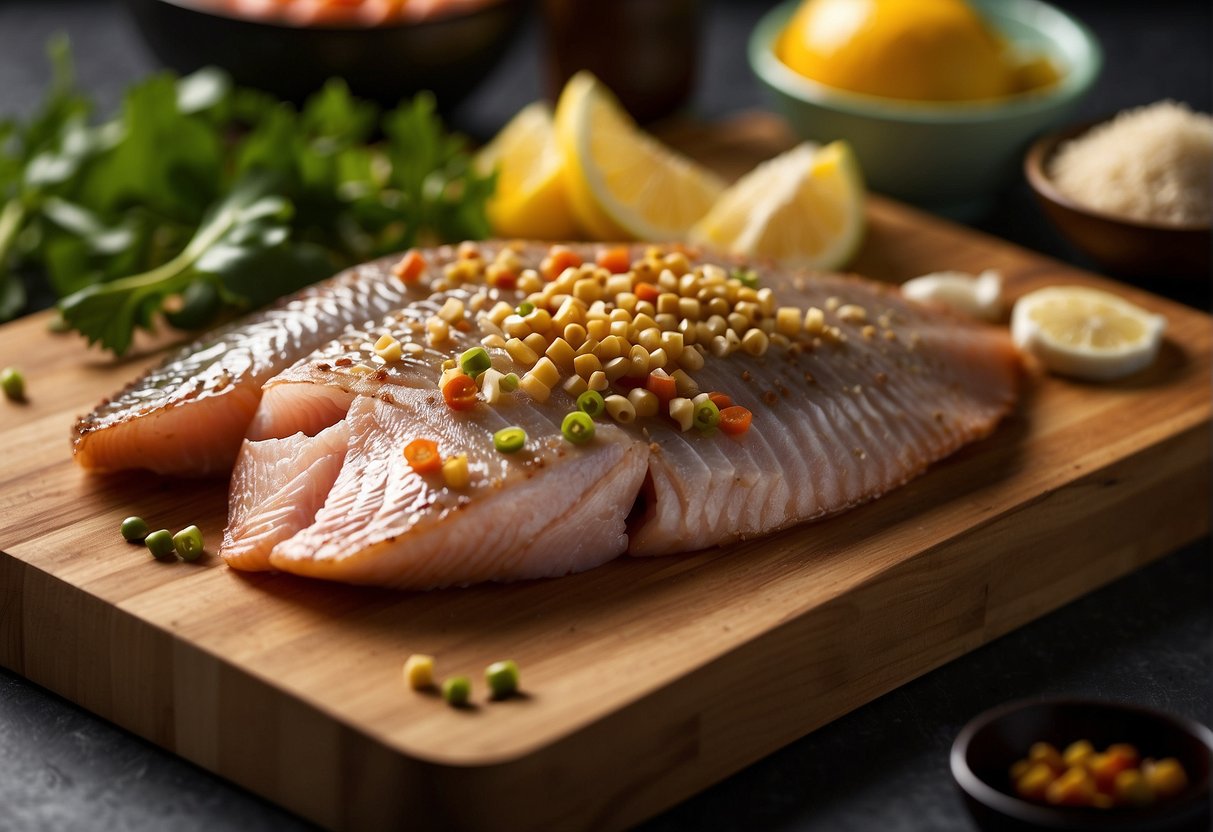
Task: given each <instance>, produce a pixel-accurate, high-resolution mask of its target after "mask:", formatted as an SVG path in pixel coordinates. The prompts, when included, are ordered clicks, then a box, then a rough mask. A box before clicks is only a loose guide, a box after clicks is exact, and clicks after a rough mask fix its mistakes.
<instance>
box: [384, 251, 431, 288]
mask: <svg viewBox="0 0 1213 832" xmlns="http://www.w3.org/2000/svg"><path fill="white" fill-rule="evenodd" d="M425 267H426V262H425V257H424V256H423V255H422V254H421V252H419V251H417V249H415V248H411V249H409V250H408V251H406V252H405V253H404V256H403V257H401V258H400V262H399V263H397V264H396V265H395V266H393V267H392V273H393V274H395V275H396V277H398V278H400V279H401V280H403V281H404V282H405V283H416V282H417V281H418V280H420V279H421V275H422V274H424V273H425Z"/></svg>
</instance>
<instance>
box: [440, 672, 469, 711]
mask: <svg viewBox="0 0 1213 832" xmlns="http://www.w3.org/2000/svg"><path fill="white" fill-rule="evenodd" d="M471 697H472V680H471V679H469V678H468V677H466V676H452V677H451V678H449V679H446V680H445V681H443V683H442V698H443V699H445V700H446V701H447V703H448V704H451V705H454V706H455V707H456V708H458V707H460V706H462V705H466V704H467V703H468V700H469V699H470V698H471Z"/></svg>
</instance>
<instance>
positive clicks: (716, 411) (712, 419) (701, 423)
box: [691, 399, 720, 430]
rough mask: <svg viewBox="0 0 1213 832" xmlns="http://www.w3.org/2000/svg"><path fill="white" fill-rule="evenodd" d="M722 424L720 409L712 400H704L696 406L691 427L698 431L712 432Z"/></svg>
mask: <svg viewBox="0 0 1213 832" xmlns="http://www.w3.org/2000/svg"><path fill="white" fill-rule="evenodd" d="M719 423H720V408H718V407H717V406H716V405H715V403H714V402H712V401H711V400H710V399H704V400H703V401H701V402H700V403H699V404H697V405H695V415H694V417H692V420H691V425H692V426H693V427H694V428H695V429H696V430H711V429H712V428H714V427H716V425H717V424H719Z"/></svg>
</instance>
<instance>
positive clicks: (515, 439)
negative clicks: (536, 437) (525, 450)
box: [493, 426, 526, 454]
mask: <svg viewBox="0 0 1213 832" xmlns="http://www.w3.org/2000/svg"><path fill="white" fill-rule="evenodd" d="M525 444H526V431H525V430H523V429H522V428H520V427H516V426H511V427H508V428H502V429H501V430H499V431H497V432H496V433H494V434H493V447H494V448H496V449H497V450H499V451H501V452H502V453H503V454H512V453H517V452H518V451H521V450H522V446H523V445H525Z"/></svg>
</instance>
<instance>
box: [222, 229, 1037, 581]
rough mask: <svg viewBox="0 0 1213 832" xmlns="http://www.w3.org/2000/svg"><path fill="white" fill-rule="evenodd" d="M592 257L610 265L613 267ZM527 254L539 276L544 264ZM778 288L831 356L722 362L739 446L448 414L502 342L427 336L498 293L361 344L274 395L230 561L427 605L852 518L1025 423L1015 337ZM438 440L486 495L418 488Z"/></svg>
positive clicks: (374, 332)
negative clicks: (384, 348)
mask: <svg viewBox="0 0 1213 832" xmlns="http://www.w3.org/2000/svg"><path fill="white" fill-rule="evenodd" d="M574 248H575V249H576V250H578V251H579V252H580V254H581V255H582V256H584V257H585V258H586V259H587V260H590V259H592V255H593V252H594V249H593V248H591V247H588V246H586V247H574ZM522 254H523V260H524V261H526V262H527V263H528V264H530V265H534V263H535V262H537V260H538V257H540V256H541V254H542V252H539V251H536V250H535V249H534V248H533V247H532V248H528V249H526V250H525V251H523V252H522ZM760 275H761V284H762V285H763V286H766V287H771V288H773V289H774V294H775V298H776V299H777V301H778V304H779V305H780V306H785V305H786V306H795V307H799V308H801V309H808V308H810V307H814V308H817V309H820V310H824V317H825V325H826V327H827V333H826V334H827V335H831V337H824V338H823V337H820V336H815V335H813V334H811V333H809V332H804V331H800V332H798V333H797V334H796V335H794V336H792V337H790V338H786V339H777V338H774V336H772V339H771V343H770V347H769V349H767V350H766V351H765V353H764V354H761V355H754V354H750V353H748V352H746V351H744V350H736V351H733V352H732V353H731V354H729V355H726V356H722V357H718V356H716V355H715V354H713V353H712V352H711V351H708V354H707V355H706V357H705V360H704V363H703V366H702V368H700V369H697V370H696V371H695V372H693V373H691V375H692V376H693V378H694V381H695V382H697V384H698V387H699V389H700V390H702V391H719V392H723V393H726V394H728V395H729V396H731V397H732V399H733V401H734V402H735V403H736V404H737V405H741V406H743V407H745V408H748V409H749V410H750V411H751V412H752V413H753V423H752V427H751V428H750V430H749V431H748V432H745V433H744V434H741V435H736V436H734V435H726V434H725V433H723V432H721V431H719V430H713V431H707V432H700V431H697V430H694V429H691V430H682V429H681V428H680V427H679V425H677V424H676V423H675V422H674V421H673V420H672V419H671V418H669V417H667V416H664V415H658V416H656V417H647V418H641V419H637V420H636V421H635V422H634V423H632V424H615V423H613V422H612V421H611V419H610V418H608V417H607V416H605V415H604V416H601V417H599V419H598V421H597V422H596V425H597V430H596V435H595V436H594V438H593V439H592V440H591V441H590V442H589V443H587V444H585V445H581V446H577V445H573V444H572V443H570V442H568V441H566V440H565V439H563V438H562V435H561V430H560V424H561V420H562V418H563V417H564V416H565V414H567V413H569V412H570V411H571V410H573V409H575V407H576V405H575V402H574V397H573V396H571V395H569V394H566V393H565V391H564V390H563V389H561V388H560V386H556V387H555V388H554V389H552V391H551V396H550V398H548V399H547V400H546V401H543V402H539V401H536V400H534V399H532V398H531V397H530V396H528V395H527V394H526V393H525V392H522V391H519V392H516V393H512V394H508V395H505V396H503V397H502V398H501V400H500V401H499V402H498V403H496V404H493V405H490V404H488V403H486V402H484V401H480V402H478V403H477V404H476V405H475V406H474V407H473V408H472V409H471V410H468V411H455V410H452V409H450V408H449V407H448V406H447V405H446V404H445V403H444V400H443V396H442V393H441V392H440V390H439V387H438V383H439V378H440V374H441V373H442V371H443V368H442V363H443V361H444V360H449V359H451V358H455V357H458V356H459V355H460V353H461V352H462V351H463V350H465V349H468V348H469V347H473V346H476V345H479V344H480V343H481V338H482V337H484V336H485V335H490V336H491V335H492V334H493V333H494V332H496V331H498V330H497V328H496V327H495V326H494V325H493V324H492V323H491V321H485V320H484V319H483V318H482V317H478V316H477V315H475V314H472V313H469V314H468V317H467V323H468V326H467V327H466V331H460V330H458V329H452V332H451V337H450V339H449V340H447V341H445V342H443V343H439V344H431V343H430V342H429V340H427V337H426V327H425V325H426V321H427V320H428V319H429V318H430V316H432V315H433V314H434V313H435V312H436V311H437V310H438V309H439V308H440V307H441V305H442V304H443V303H444V302H445V301H446V299H447V298H450V297H456V298H458V299H460V300H461V301H463V302H464V303H465V304H466V305H467V306H468V308H469V309H473V308H475V307H477V306H479V307H481V308H482V309H484V308H488V307H490V306H492V304H493V302H494V301H495V300H496V295H494V296H493V297H492V298H485V299H482V301H481V302H477V301H475V300H474V299H475V296H476V294H477V293H480V292H483V291H485V290H484V289H483V287H482V286H478V285H474V284H473V285H468V286H466V287H461V288H457V289H453V290H450V291H447V292H441V293H438V294H435V295H433V296H431V297H429V298H427V299H426V300H424V301H420V302H418V303H414V304H412V305H410V306H408V307H405V308H402V309H401V310H399V311H397V312H395V313H393V314H391V315H388V316H387V317H386V318H384V319H383V320H381V321H380V322H378V323H377V324H376V325H374V326H368V327H365V328H361V329H359V328H350V329H348V330H347V331H346V332H345V333H344V334H343V335H342V336H341V337H340V338H338V339H336V340H334V341H333V342H331V343H329V344H327V345H325V346H324V347H323V348H321V349H319V350H317V351H316V352H315V353H313V354H312V355H310V356H308V357H307V358H306V359H304V360H302V361H300V362H299V363H297V364H296V365H294V366H293V367H291V368H289V369H287V370H285V371H284V372H282V373H280V374H279V375H278V376H276V377H274V378H272V379H270V380H269V381H268V382H267V383H266V385H265V387H264V390H263V395H262V396H261V399H260V403H259V405H258V409H257V412H256V414H255V416H254V418H253V420H252V423H251V426H250V431H249V435H248V438H247V439H246V441H245V442H244V445H243V447H242V449H241V452H240V459H239V462H238V463H237V469H236V470H237V474H236V476H235V477H234V479H233V484H232V489H231V493H230V503H231V509H230V511H231V516H232V517H233V518H237V519H238V522H236V521H234V522H233V523H232V524H231V526H230V527H229V529H228V531H227V534H226V536H225V541H224V545H223V547H222V549H221V554H222V555H223V556H224V557H225V558H226V559H227V560H228V562H229V563H231V564H232V565H233V566H235V567H237V568H240V569H249V570H279V571H282V572H290V573H295V574H299V575H307V576H311V577H317V578H325V579H331V580H337V581H343V582H349V583H357V584H375V585H383V586H393V587H402V588H410V589H426V588H433V587H442V586H453V585H466V584H470V583H475V582H480V581H511V580H518V579H524V578H536V577H548V576H558V575H564V574H568V573H571V572H577V571H581V570H584V569H589V568H592V567H594V566H596V565H598V564H601V563H603V562H604V561H606V560H609V559H611V558H614V557H616V556H618V555H621V554H624V553H625V552H626V553H628V554H632V555H663V554H669V553H673V552H684V551H691V550H695V549H700V548H704V547H708V546H713V545H720V544H724V543H728V542H730V541H733V540H737V539H742V538H749V537H754V536H758V535H763V534H768V533H770V532H773V531H775V530H778V529H781V528H785V527H787V526H790V525H793V524H796V523H800V522H804V521H808V520H813V519H817V518H821V517H825V516H827V515H830V514H834V513H837V512H840V511H843V510H846V509H848V508H850V507H853V506H855V505H857V504H860V503H863V502H865V501H868V500H871V499H874V498H876V497H878V496H880V495H881V494H884V493H886V492H888V491H889V490H890V489H892V488H895V487H896V486H898V485H900V484H902V483H904V482H906V481H907V480H909V479H911V478H912V477H914V476H917V475H918V474H920V473H922V472H923V471H924V470H925V469H926V468H927V466H929V465H930V464H931V463H932V462H935V461H937V460H939V459H941V458H943V457H945V456H947V455H948V454H950V453H952V452H954V451H955V450H956V449H958V448H959V447H961V446H962V445H964V444H965V443H968V442H972V441H974V440H977V439H980V438H982V437H984V436H986V435H988V434H989V433H990V432H991V431H992V430H994V428H995V426H996V425H997V423H998V422H999V420H1000V419H1001V418H1002V417H1003V416H1005V415H1006V414H1007V413H1008V412H1009V411H1010V409H1011V408H1012V407H1013V405H1014V401H1015V397H1016V387H1017V383H1018V378H1019V373H1020V361H1019V357H1018V354H1017V352H1016V351H1015V348H1014V346H1013V345H1012V343H1011V341H1010V338H1009V337H1008V334H1007V333H1006V331H1005V330H1004V329H999V328H994V327H991V326H988V325H985V324H981V323H977V322H974V321H970V320H967V319H962V318H961V317H959V316H956V315H953V314H950V313H947V312H946V311H943V310H940V309H935V308H928V307H926V306H922V305H919V304H916V303H913V302H911V301H908V300H906V299H904V298H902V297H901V295H900V294H899V292H898V291H897V290H896V289H895V288H893V287H890V286H886V285H883V284H879V283H875V282H871V281H867V280H863V279H860V278H855V277H840V276H818V275H809V274H805V273H785V272H781V271H779V270H776V269H769V270H760ZM494 291H495V290H494ZM857 308H858V310H859V312H861V313H862V314H859V312H856V309H857ZM768 328H770V327H768ZM384 334H391V335H392V336H393V337H395V338H398V339H399V340H400V341H401V342H403V343H405V344H412V345H415V346H413V347H411V351H410V352H406V353H405V355H404V356H403V357H402V358H401V359H400V360H396V361H387V362H384V361H382V360H379V359H377V358H376V355H375V353H374V351H373V349H372V345H373V344H374V343H375V342H376V341H377V340H378V338H379V337H380V336H382V335H384ZM491 342H492V339H491V338H490V343H491ZM488 351H489V353H490V355H491V357H492V362H493V366H494V368H495V369H496V370H499V371H500V372H503V373H508V372H516V373H518V374H519V375H524V373H525V371H526V367H524V366H521V365H519V364H517V363H516V362H515V361H514V360H513V359H512V358H511V357H510V355H509V354H508V353H507V351H506V350H504V349H501V348H500V347H499V346H489V348H488ZM620 384H621V382H616V386H617V387H618V386H619V385H620ZM623 386H624V387H626V386H628V385H627V384H626V383H623ZM609 392H612V391H610V390H608V391H604V393H609ZM507 425H517V426H521V427H523V428H524V429H525V430H526V433H527V434H528V437H529V440H528V442H527V444H526V447H525V448H524V449H523V450H522V451H520V452H518V453H516V454H509V455H507V454H503V453H500V452H498V451H496V450H495V449H494V446H493V439H492V437H493V433H494V432H495V431H496V430H498V429H500V428H502V427H505V426H507ZM340 437H345V439H346V448H345V451H344V456H343V457H342V459H341V460H340V470H339V471H338V472H337V473H336V474H335V478H334V477H333V476H332V474H333V467H334V461H335V460H336V459H337V457H338V456H339V455H340V454H339V451H337V450H336V449H335V447H334V443H336V442H337V441H338V440H339V438H340ZM419 437H420V438H429V439H432V440H434V441H436V442H437V443H438V445H439V449H440V452H441V454H442V455H443V457H444V458H447V457H450V456H452V455H455V454H460V453H464V454H467V457H468V462H469V470H470V472H471V477H470V483H469V484H468V485H467V486H466V487H462V488H450V487H448V486H447V485H445V483H444V480H443V477H442V475H441V474H419V473H416V472H414V471H413V470H412V469H411V468H410V466H409V465H408V464H407V463H406V461H405V459H404V456H403V449H404V447H405V446H406V445H407V444H408V443H409V442H410V441H412V440H413V439H416V438H419ZM276 460H277V461H276ZM315 466H318V468H316V467H315ZM313 470H316V473H315V474H313V473H312V472H313ZM309 478H310V480H311V481H312V486H311V487H304V485H303V483H302V480H308V479H309ZM330 484H331V487H330ZM296 493H298V494H299V495H300V496H299V497H298V504H297V507H296V509H294V510H292V509H291V508H290V506H289V503H290V502H291V500H292V499H295V497H294V496H293V495H294V494H296ZM280 517H283V518H285V519H284V520H283V521H282V523H281V525H280V526H277V527H276V524H278V523H279V520H278V518H280ZM275 527H276V528H275ZM269 528H275V530H274V531H273V532H272V533H267V532H265V531H264V530H265V529H269ZM248 529H261V530H262V531H261V532H258V533H256V534H254V533H251V532H249V531H247V530H248Z"/></svg>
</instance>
